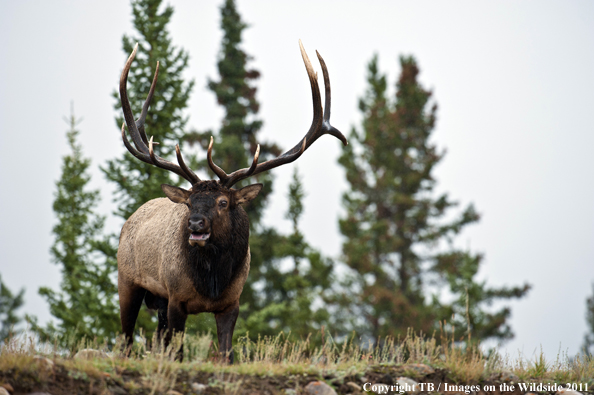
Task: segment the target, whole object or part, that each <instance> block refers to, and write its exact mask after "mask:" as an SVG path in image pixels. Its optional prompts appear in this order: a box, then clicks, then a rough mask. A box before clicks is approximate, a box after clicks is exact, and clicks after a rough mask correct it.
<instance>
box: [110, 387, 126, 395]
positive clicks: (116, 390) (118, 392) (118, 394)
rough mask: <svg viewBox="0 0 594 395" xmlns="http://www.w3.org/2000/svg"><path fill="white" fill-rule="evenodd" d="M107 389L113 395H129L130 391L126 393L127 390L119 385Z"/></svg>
mask: <svg viewBox="0 0 594 395" xmlns="http://www.w3.org/2000/svg"><path fill="white" fill-rule="evenodd" d="M107 389H108V390H109V391H110V392H111V393H112V394H115V395H126V394H128V391H126V390H125V389H123V388H122V387H120V386H119V385H112V386H109V387H107Z"/></svg>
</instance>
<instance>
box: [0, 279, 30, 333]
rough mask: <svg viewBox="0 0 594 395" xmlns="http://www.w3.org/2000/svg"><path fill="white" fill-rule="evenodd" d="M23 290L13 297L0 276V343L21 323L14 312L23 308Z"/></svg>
mask: <svg viewBox="0 0 594 395" xmlns="http://www.w3.org/2000/svg"><path fill="white" fill-rule="evenodd" d="M24 294H25V289H21V290H20V291H19V293H18V294H16V295H14V294H13V293H12V292H11V291H10V289H8V287H7V286H6V284H4V282H2V276H0V343H2V342H3V341H4V340H5V339H7V338H9V337H10V335H11V334H14V333H15V326H16V325H18V324H19V322H21V321H22V319H21V318H20V317H19V316H18V315H17V314H16V311H17V310H18V309H19V308H21V306H23V303H24V301H23V295H24Z"/></svg>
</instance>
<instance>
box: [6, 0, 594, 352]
mask: <svg viewBox="0 0 594 395" xmlns="http://www.w3.org/2000/svg"><path fill="white" fill-rule="evenodd" d="M171 4H172V5H173V6H174V7H175V14H174V16H173V20H172V22H171V24H170V32H171V37H172V39H173V43H174V44H175V45H177V46H181V47H183V48H184V49H185V50H187V51H188V52H189V54H190V66H189V68H188V70H187V72H186V75H185V76H186V77H187V78H188V79H190V78H193V79H195V80H196V87H195V89H194V92H193V94H192V99H191V101H190V108H189V109H188V111H187V114H188V115H189V116H190V122H189V125H190V126H191V127H192V128H196V129H198V130H205V129H210V128H217V127H218V125H219V124H220V118H221V116H222V111H221V110H220V109H219V108H218V107H217V106H216V103H215V99H214V96H213V94H212V93H210V92H209V91H207V90H206V88H205V85H206V81H207V77H211V78H216V77H217V73H216V63H215V62H216V56H217V52H218V49H219V45H220V38H221V32H220V28H219V10H218V7H219V6H220V1H217V2H206V1H201V2H195V1H189V0H188V1H181V0H179V1H171ZM238 8H239V11H240V13H241V15H242V17H243V18H244V20H245V21H247V22H248V23H249V24H250V26H251V27H250V28H249V29H248V30H247V31H246V32H245V34H244V49H245V50H246V51H247V52H248V53H249V54H250V55H252V56H253V57H254V61H253V62H252V63H251V65H252V66H253V67H255V68H257V69H258V70H259V71H260V72H261V73H262V78H261V79H260V81H259V82H258V99H259V100H260V103H261V112H260V116H261V118H262V119H263V120H264V129H263V131H262V133H261V138H262V139H263V140H269V141H274V142H277V143H278V144H279V145H281V146H282V147H284V148H289V147H292V146H293V145H294V144H295V143H296V142H297V141H298V140H299V139H300V138H301V137H302V136H303V135H304V134H305V132H306V131H307V129H308V127H309V123H310V122H311V96H310V92H309V84H308V82H307V77H306V73H305V69H304V67H303V64H302V61H301V57H300V54H299V48H298V39H301V40H302V41H303V43H304V46H305V48H306V50H307V51H308V53H309V54H310V58H311V59H312V60H314V58H315V56H314V54H315V52H314V50H316V49H317V50H318V51H320V53H321V54H322V56H323V57H324V59H325V61H326V63H327V65H328V68H329V71H330V77H331V80H332V93H333V103H332V104H333V106H332V123H333V125H334V126H336V127H337V128H339V129H341V130H342V131H343V132H344V133H345V134H347V133H348V132H349V131H350V129H351V127H352V126H353V125H358V124H359V123H360V119H361V117H360V114H359V111H358V109H357V100H358V98H359V97H360V96H361V95H362V94H363V92H364V90H365V74H366V64H367V63H368V61H369V60H370V58H371V57H372V56H373V54H374V53H377V54H379V60H380V61H379V65H380V69H381V71H382V72H386V73H388V74H389V83H390V86H391V87H392V91H393V86H394V83H395V79H396V77H397V75H398V73H399V67H398V56H400V55H403V54H404V55H409V54H412V55H414V56H415V57H416V59H417V61H418V63H419V65H420V68H421V75H420V80H421V82H422V83H423V84H424V86H426V87H427V88H430V89H432V90H433V92H434V99H435V101H436V103H437V104H438V106H439V110H438V122H437V127H436V129H435V132H434V135H433V137H432V141H433V142H435V143H436V144H437V145H438V147H440V148H441V149H447V155H446V157H445V159H444V160H443V161H442V163H441V164H440V165H439V166H438V167H437V168H436V170H435V177H436V178H437V180H438V182H439V183H438V191H437V192H445V191H447V192H449V193H450V195H451V196H452V197H453V198H454V199H456V200H458V201H460V202H461V204H462V205H466V204H468V203H470V202H472V203H474V204H475V206H476V208H477V209H478V211H479V212H480V213H481V214H482V220H481V221H480V223H478V224H476V225H473V226H472V227H470V228H468V229H467V230H466V231H464V233H463V234H462V235H461V237H460V238H459V239H458V240H457V242H456V243H457V244H458V245H459V246H464V247H470V249H471V250H473V251H475V252H481V253H483V254H485V260H484V267H483V268H482V270H481V272H480V276H481V278H482V279H485V280H486V281H488V283H489V284H491V285H494V286H501V285H510V286H511V285H520V284H523V283H524V282H529V283H530V284H532V286H533V289H532V290H531V291H530V294H529V295H528V297H526V298H524V299H523V300H521V301H518V302H514V303H512V304H511V307H512V311H513V313H512V314H513V316H512V320H511V324H512V328H513V330H514V332H515V334H516V337H515V339H514V340H513V341H511V342H509V343H507V344H506V345H505V348H504V351H506V352H508V353H509V354H510V355H511V356H517V355H518V353H522V354H523V355H524V356H526V357H528V358H531V357H532V356H533V355H534V352H535V351H538V352H539V351H540V348H541V347H542V349H543V350H544V351H545V353H546V354H547V355H548V356H549V358H551V359H552V358H555V357H556V355H557V354H558V352H559V351H560V350H561V351H562V352H565V351H567V352H569V353H570V354H575V353H576V352H577V351H578V348H579V346H580V345H581V343H582V341H583V336H584V333H585V332H586V322H585V300H586V298H587V296H588V295H590V294H591V293H592V286H591V283H592V282H593V281H594V186H593V184H592V181H593V179H594V177H593V176H594V155H593V154H592V151H593V149H594V133H593V132H594V127H593V126H594V120H593V116H592V114H594V3H593V2H591V1H556V2H552V1H522V2H515V1H498V2H476V1H448V2H438V1H374V2H356V1H346V0H341V1H320V0H318V1H306V0H300V1H282V2H272V1H263V0H261V1H255V0H251V1H242V0H240V1H239V4H238ZM124 33H128V34H130V33H133V29H132V23H131V8H130V5H129V4H128V3H127V2H126V1H121V0H118V1H115V0H112V1H106V0H102V1H84V2H82V1H74V0H72V1H66V0H53V1H51V2H48V1H41V0H37V1H26V0H19V1H16V0H12V1H9V0H0V37H2V38H1V39H0V60H1V62H0V185H1V187H0V273H1V274H2V277H3V280H4V282H5V283H6V284H8V286H9V287H10V289H12V290H13V291H17V290H19V289H20V288H22V287H25V288H26V294H25V298H26V304H25V307H24V309H22V312H26V313H30V314H34V315H36V316H38V317H39V319H40V321H41V322H46V321H47V320H48V319H49V318H50V315H49V312H48V306H47V304H46V303H45V301H44V300H43V299H42V298H41V297H39V296H38V294H37V289H38V288H39V287H40V286H50V287H54V288H57V287H58V284H59V281H60V274H59V270H58V267H57V266H55V265H53V264H52V263H50V255H49V248H50V245H51V243H52V240H53V239H52V235H51V229H52V226H53V225H54V224H55V218H54V216H53V212H52V209H51V205H52V201H53V193H54V190H55V181H56V180H57V179H58V178H59V177H60V165H61V156H62V155H64V154H66V153H67V152H68V149H67V146H66V139H65V131H66V129H67V125H66V124H65V123H64V121H63V119H62V118H63V116H65V115H68V114H69V111H70V103H71V101H73V102H74V108H75V112H76V115H77V116H78V117H82V118H84V120H83V122H82V123H81V124H80V127H79V129H80V130H81V137H80V142H81V143H82V144H83V149H84V153H85V155H86V156H88V157H91V158H92V160H93V187H95V188H101V189H102V192H103V203H102V205H101V207H100V211H101V212H102V213H104V214H108V213H110V212H111V210H113V205H112V204H111V191H112V187H111V186H109V185H107V184H106V183H105V181H103V177H102V175H101V173H100V172H99V170H98V166H99V165H101V164H104V163H105V161H106V160H107V159H109V158H113V157H116V156H118V155H120V153H121V152H122V150H123V149H124V148H123V145H122V142H121V140H120V137H119V130H118V128H117V127H116V126H115V123H114V115H116V114H115V112H114V110H113V104H114V99H113V98H112V97H111V93H112V92H113V91H114V89H115V88H116V87H117V83H118V79H119V75H120V72H121V69H122V67H123V64H124V62H125V59H126V57H127V55H126V54H124V53H123V52H122V49H121V47H122V45H121V37H122V35H123V34H124ZM314 67H316V68H317V69H318V70H319V65H318V64H317V61H316V62H315V63H314ZM149 133H150V132H149ZM339 152H340V143H339V142H338V141H337V140H335V139H333V138H331V137H324V138H323V139H320V140H318V141H317V142H316V144H314V145H313V146H312V147H311V148H310V149H309V150H308V152H307V153H306V154H305V155H304V156H303V157H302V158H300V159H299V161H298V162H296V163H297V166H298V168H299V170H300V172H301V174H302V176H303V184H304V187H305V189H306V191H307V197H306V199H305V210H306V212H305V215H304V218H303V222H302V230H303V232H304V234H305V235H306V237H307V240H308V241H309V242H310V243H311V244H313V245H314V246H315V247H317V248H319V249H321V250H322V251H323V252H324V253H325V254H326V255H329V256H333V257H339V256H340V250H341V237H340V234H339V232H338V226H337V219H338V217H339V215H340V214H341V209H340V196H341V193H342V192H343V191H344V190H345V189H346V186H347V185H346V182H345V179H344V174H343V172H342V170H341V168H340V167H339V166H338V164H337V162H336V160H337V157H338V155H339ZM293 167H294V166H284V167H282V168H279V169H276V170H274V173H275V175H276V176H277V183H276V184H275V185H276V192H275V195H274V197H273V199H272V202H271V205H270V209H269V210H268V212H267V216H266V221H267V223H268V224H271V225H272V224H273V225H275V226H278V227H280V228H281V229H284V230H287V231H289V230H290V224H289V223H288V222H287V221H286V220H284V219H283V218H284V212H285V211H286V208H287V199H286V194H287V185H288V183H289V181H290V175H291V174H292V171H293ZM108 224H109V229H110V230H111V231H114V232H118V231H119V228H120V227H121V225H122V223H121V222H120V221H119V220H117V219H112V220H110V221H109V223H108ZM252 280H256V279H252Z"/></svg>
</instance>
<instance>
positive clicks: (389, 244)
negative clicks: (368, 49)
mask: <svg viewBox="0 0 594 395" xmlns="http://www.w3.org/2000/svg"><path fill="white" fill-rule="evenodd" d="M377 64H378V60H377V56H376V57H374V58H373V59H372V60H371V62H370V63H369V66H368V77H367V81H368V84H369V85H368V89H367V92H366V94H365V96H364V97H363V98H362V99H361V100H360V102H359V108H360V110H361V112H362V113H363V123H362V130H360V131H358V130H357V129H355V128H353V130H352V132H351V136H350V139H349V142H350V144H349V145H348V146H346V147H345V148H344V151H343V154H342V156H341V157H340V160H339V162H340V164H341V165H342V166H344V168H345V170H346V176H347V181H348V183H349V184H350V190H349V191H348V192H346V193H345V194H344V195H343V202H344V205H345V208H346V211H347V215H346V217H345V218H343V219H341V220H340V230H341V233H342V234H343V235H344V236H345V237H346V241H345V242H344V244H343V254H344V258H345V260H346V263H347V265H348V266H349V267H350V268H352V269H353V270H354V273H355V274H354V275H353V276H351V278H350V279H349V280H348V286H349V287H350V289H352V290H354V292H353V295H354V296H355V298H354V300H350V301H349V300H348V298H347V299H346V300H345V301H343V303H347V302H348V305H349V306H350V307H351V308H352V309H353V310H354V311H356V312H357V313H358V316H359V317H364V319H363V321H361V320H360V319H358V320H357V319H353V326H354V327H357V328H358V329H360V330H361V332H362V334H366V335H368V336H371V337H372V338H374V339H376V340H377V339H379V338H380V337H384V336H387V335H391V336H394V337H396V336H401V337H402V336H404V335H405V334H406V331H407V329H408V328H413V329H414V330H415V331H417V332H419V331H422V332H424V333H432V332H433V331H434V330H436V329H439V327H438V326H437V325H438V324H437V323H439V322H440V321H442V320H448V326H453V328H454V329H455V330H456V336H458V337H459V336H461V335H464V334H465V333H466V331H467V328H468V325H469V326H470V331H471V335H472V336H473V338H474V339H475V340H482V339H486V338H495V339H500V340H502V339H507V338H510V337H511V336H512V333H511V329H510V328H509V325H508V324H507V321H506V320H507V318H508V316H509V309H502V310H499V311H497V312H495V313H493V314H488V313H487V312H485V310H484V308H485V306H488V305H489V304H490V303H491V302H492V301H494V300H497V299H509V298H518V297H521V296H523V295H525V294H526V292H527V291H528V289H529V286H528V285H525V286H523V287H513V288H509V289H508V288H500V289H494V288H488V287H487V285H486V283H484V282H482V283H479V282H477V281H476V279H475V276H476V273H477V270H478V268H479V266H480V263H481V256H480V255H473V254H472V253H470V252H467V251H461V250H458V249H456V248H455V247H453V245H452V241H453V239H454V238H455V236H456V235H457V234H459V233H460V231H461V230H462V229H463V228H464V227H466V226H467V225H470V224H472V223H476V222H477V221H478V220H479V215H478V213H477V212H476V211H475V209H474V207H473V206H472V205H469V206H467V207H466V208H465V209H464V210H463V211H462V212H461V213H460V214H459V215H457V216H456V218H454V219H453V220H451V221H449V222H448V221H446V220H445V219H444V217H445V215H446V213H449V212H450V209H452V208H454V207H455V206H456V205H457V203H456V202H453V201H451V200H450V198H449V197H448V195H447V194H443V195H440V196H437V197H435V196H434V195H435V194H434V187H435V183H436V182H435V179H434V178H433V175H432V171H433V168H434V167H435V166H436V165H437V164H438V163H439V162H440V161H441V159H442V158H443V153H439V152H438V151H437V148H436V147H435V145H433V144H431V143H430V142H429V138H430V136H431V133H432V131H433V129H434V127H435V121H436V111H437V106H436V105H435V104H432V102H431V92H429V91H427V90H425V89H424V88H423V87H422V86H421V85H420V84H419V82H418V80H417V77H418V74H419V69H418V67H417V64H416V61H415V59H414V58H412V57H401V58H400V66H401V68H402V71H401V74H400V77H399V80H398V82H397V85H396V95H395V98H394V99H389V98H388V96H387V80H386V76H385V75H382V74H381V73H380V72H379V71H378V66H377ZM450 218H451V217H450ZM444 249H445V252H444ZM432 282H433V283H432ZM434 282H437V284H441V285H446V286H447V290H448V291H449V292H450V293H451V294H452V295H453V296H454V298H455V300H454V302H451V303H445V302H443V301H442V300H441V299H440V298H439V296H438V295H437V293H436V292H433V294H434V295H433V297H432V298H431V300H428V298H427V296H428V295H429V294H430V293H431V290H432V289H431V288H430V287H431V286H432V285H433V284H434ZM467 306H468V309H467ZM452 314H455V316H454V320H453V321H452V320H451V316H452ZM357 324H358V326H357Z"/></svg>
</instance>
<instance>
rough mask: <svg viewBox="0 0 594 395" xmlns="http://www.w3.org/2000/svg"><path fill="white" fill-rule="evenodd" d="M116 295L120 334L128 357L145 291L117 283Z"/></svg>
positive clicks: (130, 285) (131, 285)
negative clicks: (118, 302)
mask: <svg viewBox="0 0 594 395" xmlns="http://www.w3.org/2000/svg"><path fill="white" fill-rule="evenodd" d="M118 293H119V296H120V321H121V323H122V332H124V336H125V337H126V355H130V351H131V350H132V343H133V341H134V326H135V325H136V319H137V318H138V312H139V311H140V306H141V305H142V301H143V299H144V295H145V294H146V290H145V289H144V288H141V287H138V286H135V285H133V284H125V283H122V282H121V281H120V282H119V283H118Z"/></svg>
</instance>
